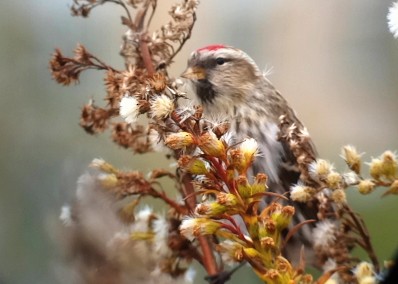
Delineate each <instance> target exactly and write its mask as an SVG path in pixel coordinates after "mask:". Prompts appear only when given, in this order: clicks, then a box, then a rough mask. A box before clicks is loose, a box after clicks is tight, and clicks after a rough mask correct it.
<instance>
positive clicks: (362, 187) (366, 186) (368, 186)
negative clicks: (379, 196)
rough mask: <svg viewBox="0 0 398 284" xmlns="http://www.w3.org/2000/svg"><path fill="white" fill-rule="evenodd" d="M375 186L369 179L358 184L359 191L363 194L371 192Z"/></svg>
mask: <svg viewBox="0 0 398 284" xmlns="http://www.w3.org/2000/svg"><path fill="white" fill-rule="evenodd" d="M374 188H375V184H374V183H373V182H372V181H371V180H369V179H365V180H361V181H360V182H359V184H358V191H359V192H360V193H361V194H369V193H371V192H372V191H373V190H374Z"/></svg>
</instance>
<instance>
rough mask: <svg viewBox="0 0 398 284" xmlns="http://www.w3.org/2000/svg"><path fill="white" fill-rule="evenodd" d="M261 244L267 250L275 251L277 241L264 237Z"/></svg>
mask: <svg viewBox="0 0 398 284" xmlns="http://www.w3.org/2000/svg"><path fill="white" fill-rule="evenodd" d="M260 244H261V246H262V247H263V248H265V249H275V241H274V239H273V238H271V237H263V238H261V239H260Z"/></svg>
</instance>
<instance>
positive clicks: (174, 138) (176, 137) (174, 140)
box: [165, 132, 194, 150]
mask: <svg viewBox="0 0 398 284" xmlns="http://www.w3.org/2000/svg"><path fill="white" fill-rule="evenodd" d="M193 143H194V137H193V136H192V134H191V133H189V132H177V133H171V134H169V135H168V136H167V137H166V140H165V144H166V146H167V147H169V148H171V149H173V150H178V149H182V148H185V147H187V146H191V145H192V144H193Z"/></svg>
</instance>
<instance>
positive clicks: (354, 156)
mask: <svg viewBox="0 0 398 284" xmlns="http://www.w3.org/2000/svg"><path fill="white" fill-rule="evenodd" d="M362 155H363V154H359V153H358V151H357V149H356V148H355V147H354V146H352V145H347V146H344V147H343V151H342V155H341V156H342V157H343V158H344V160H345V161H346V163H347V165H348V166H349V167H350V169H351V170H353V171H354V172H356V173H357V174H359V172H360V171H361V156H362Z"/></svg>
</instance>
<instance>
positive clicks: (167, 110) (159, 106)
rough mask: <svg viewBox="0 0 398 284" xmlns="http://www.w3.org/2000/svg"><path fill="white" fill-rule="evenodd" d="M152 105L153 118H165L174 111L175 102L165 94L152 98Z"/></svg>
mask: <svg viewBox="0 0 398 284" xmlns="http://www.w3.org/2000/svg"><path fill="white" fill-rule="evenodd" d="M150 105H151V115H152V117H153V118H157V119H165V118H167V117H169V116H170V115H171V113H172V112H173V111H174V102H173V101H172V100H171V99H170V98H169V97H168V96H166V95H163V94H162V95H160V96H156V97H155V98H153V99H152V100H150Z"/></svg>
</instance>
